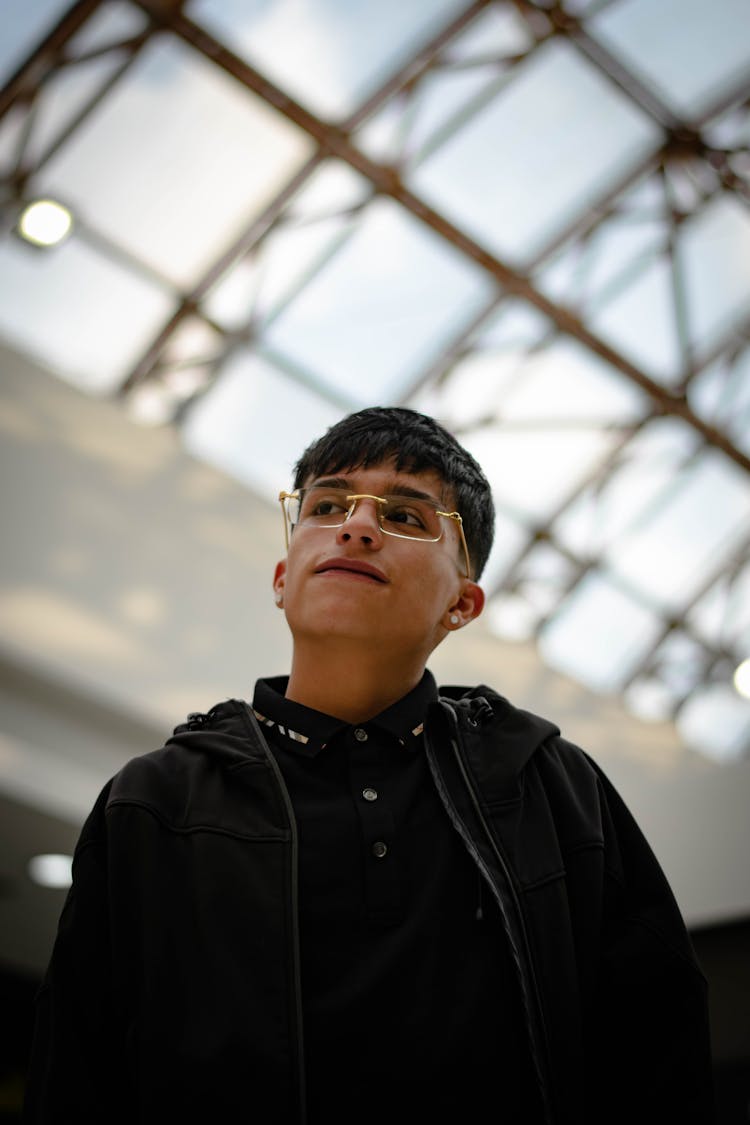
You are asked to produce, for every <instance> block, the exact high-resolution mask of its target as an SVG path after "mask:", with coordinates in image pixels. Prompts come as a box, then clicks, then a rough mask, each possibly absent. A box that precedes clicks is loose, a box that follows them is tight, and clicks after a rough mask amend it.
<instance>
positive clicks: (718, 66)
mask: <svg viewBox="0 0 750 1125" xmlns="http://www.w3.org/2000/svg"><path fill="white" fill-rule="evenodd" d="M749 148H750V5H748V3H747V0H658V2H655V0H568V2H564V3H563V2H559V3H554V2H551V0H550V2H543V0H538V2H536V3H531V2H529V0H475V2H474V3H468V2H467V0H409V2H406V3H405V2H404V0H378V2H377V3H372V2H368V0H185V2H182V3H181V2H177V0H140V2H136V0H133V2H127V0H80V2H79V3H75V4H70V3H69V2H66V0H3V2H2V3H1V4H0V435H1V442H2V444H1V446H0V456H2V473H3V488H2V497H1V499H0V504H1V508H0V517H1V522H0V528H1V529H2V531H1V534H2V558H1V561H0V845H1V846H0V1005H1V1007H0V1010H2V1013H3V1018H2V1021H1V1024H0V1026H1V1031H0V1036H1V1043H0V1048H1V1052H0V1120H7V1121H11V1120H17V1119H18V1110H19V1106H20V1101H21V1098H22V1091H23V1082H24V1073H25V1065H26V1057H27V1052H28V1044H29V1036H30V1026H31V1009H30V1004H31V998H32V997H33V994H34V990H35V988H36V987H37V984H38V982H39V979H40V977H41V974H42V972H43V970H44V966H45V964H46V961H47V958H48V957H49V953H50V950H51V945H52V941H53V939H54V932H55V926H56V920H57V917H58V915H59V912H60V909H61V906H62V902H63V900H64V896H65V887H66V885H67V881H68V878H69V858H67V857H69V856H70V854H71V852H72V850H73V847H74V844H75V840H76V838H77V835H78V832H79V830H80V826H81V824H82V821H83V819H84V817H85V816H86V814H87V812H88V810H89V808H90V806H91V804H92V803H93V801H94V799H95V797H96V795H97V793H98V791H99V789H100V788H101V786H102V785H103V784H104V783H105V782H106V781H107V779H108V778H109V777H110V776H111V775H112V774H113V773H114V772H115V771H116V770H117V769H118V768H119V766H120V765H121V764H122V763H123V762H124V761H126V760H127V759H128V758H130V757H132V756H133V755H135V754H139V753H143V752H145V751H148V750H151V749H154V748H156V747H157V746H159V745H161V743H162V742H163V740H164V738H165V736H166V735H168V734H169V733H170V732H171V729H172V727H173V726H174V725H175V724H176V723H178V722H180V721H181V720H182V719H183V718H184V716H185V715H186V713H187V712H188V711H196V710H202V709H207V708H208V707H210V706H211V705H212V704H213V703H215V702H217V701H218V700H220V699H225V698H228V697H231V696H238V697H242V698H248V697H250V696H251V695H252V690H253V684H254V681H255V679H256V677H257V676H259V675H270V674H275V673H280V672H283V671H285V670H286V669H287V665H288V660H289V654H290V645H289V640H288V637H287V635H286V633H285V630H284V626H283V620H282V618H281V616H280V615H279V614H278V612H277V611H276V610H275V608H274V606H273V600H272V594H271V575H272V571H273V565H274V563H275V562H276V560H277V559H278V558H279V557H280V556H281V554H282V553H283V530H282V523H281V514H280V512H279V510H278V504H277V503H276V497H277V495H278V491H279V489H280V488H283V487H287V486H288V485H289V484H290V478H291V470H292V466H293V464H294V461H295V460H296V458H297V456H298V455H299V453H300V452H301V450H302V448H303V447H304V446H305V445H306V444H307V442H308V441H310V440H312V439H313V438H314V437H317V436H318V435H319V434H320V433H321V432H322V431H323V430H324V429H325V428H326V427H327V426H329V425H330V424H332V423H333V422H335V421H336V420H337V419H338V418H340V417H342V416H343V415H344V414H346V413H349V412H350V411H351V410H354V409H357V408H359V407H361V406H365V405H373V404H378V405H386V404H402V405H407V406H412V407H414V408H416V409H419V410H424V411H426V412H428V413H431V414H433V415H434V416H436V417H437V418H438V419H439V420H440V421H442V422H443V424H444V425H446V426H447V427H448V428H449V429H450V430H451V431H452V432H454V433H455V434H456V435H457V436H458V437H459V438H460V440H461V441H462V442H463V443H464V444H465V445H466V446H467V447H468V448H469V449H470V450H471V451H472V452H473V453H474V454H475V456H476V457H477V458H478V460H479V461H480V462H481V464H482V465H483V466H484V468H485V470H486V472H487V475H488V477H489V479H490V481H491V483H492V486H493V489H494V493H495V500H496V504H497V508H498V526H497V538H496V547H495V549H494V552H493V555H492V557H491V559H490V563H489V565H488V568H487V572H486V574H485V576H484V580H483V585H484V586H485V589H486V591H487V594H488V606H487V611H486V613H485V615H484V617H483V618H482V619H481V620H480V621H479V622H477V623H476V624H475V625H474V626H472V628H471V630H467V631H465V632H462V633H461V634H458V635H455V636H452V637H451V638H450V639H449V641H448V642H447V643H446V644H445V645H444V646H442V647H441V649H440V650H438V651H437V652H436V654H435V656H434V659H433V661H432V663H431V667H432V669H433V671H434V672H435V674H436V676H437V677H438V679H439V681H441V682H443V683H469V684H473V683H477V682H486V683H490V684H492V685H493V686H494V687H496V688H497V689H498V690H499V691H501V692H502V693H503V694H505V695H507V696H508V697H509V698H511V699H512V700H513V701H514V702H515V703H517V704H519V705H521V706H524V707H527V708H529V709H531V710H534V711H537V712H541V713H543V714H545V715H546V716H548V717H549V718H552V719H553V720H554V721H556V722H557V723H558V724H559V725H560V726H561V728H562V730H563V733H564V734H565V735H566V736H567V737H568V738H570V739H572V740H574V741H577V742H579V743H580V744H582V745H583V746H584V747H585V748H586V749H587V750H588V752H589V753H591V754H592V755H593V756H594V757H595V758H596V760H597V761H598V762H599V763H600V765H601V766H602V767H603V768H604V769H605V771H606V772H607V773H608V774H609V776H610V777H611V778H612V780H613V781H614V782H615V784H616V785H617V786H618V787H619V789H620V791H621V792H622V793H623V795H624V797H625V799H626V800H627V802H628V803H629V805H630V807H631V809H632V810H633V812H634V813H635V815H636V817H637V819H638V820H639V822H640V823H641V825H642V827H643V828H644V830H645V832H646V834H647V836H648V838H649V840H650V842H651V844H652V846H653V848H654V850H655V851H656V853H657V856H658V857H659V859H660V861H661V863H662V865H663V867H664V868H665V870H666V873H667V875H668V877H669V879H670V881H671V883H672V886H673V888H674V891H675V894H676V896H677V898H678V901H679V903H680V906H681V908H682V910H683V913H684V915H685V918H686V920H687V922H688V925H689V927H690V929H691V933H692V935H693V938H694V942H695V945H696V949H697V951H698V954H699V956H700V958H701V960H702V963H703V965H704V969H705V971H706V973H707V976H708V977H709V982H710V985H711V1005H712V1009H711V1011H712V1023H713V1029H714V1051H715V1060H716V1064H715V1065H716V1075H717V1090H718V1101H719V1119H720V1121H721V1122H727V1123H729V1122H746V1121H748V1120H750V1115H749V1114H748V1104H749V1101H750V862H749V855H750V816H749V815H748V797H749V796H750V556H749V554H748V545H749V544H750V151H749Z"/></svg>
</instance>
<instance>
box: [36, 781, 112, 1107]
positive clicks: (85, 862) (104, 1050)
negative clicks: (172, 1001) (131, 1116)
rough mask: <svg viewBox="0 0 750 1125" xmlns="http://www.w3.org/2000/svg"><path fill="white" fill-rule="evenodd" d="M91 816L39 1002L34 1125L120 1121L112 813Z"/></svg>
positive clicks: (98, 807) (98, 809) (100, 810)
mask: <svg viewBox="0 0 750 1125" xmlns="http://www.w3.org/2000/svg"><path fill="white" fill-rule="evenodd" d="M108 792H109V785H108V786H107V787H105V789H104V790H103V791H102V793H101V795H100V797H99V799H98V801H97V802H96V804H95V806H94V808H93V810H92V812H91V814H90V815H89V817H88V819H87V821H86V823H85V825H84V827H83V830H82V832H81V836H80V838H79V841H78V844H77V846H76V851H75V856H74V860H73V884H72V887H71V889H70V891H69V893H68V896H67V899H66V901H65V905H64V907H63V911H62V914H61V916H60V921H59V925H58V932H57V938H56V941H55V945H54V949H53V952H52V957H51V959H50V962H49V965H48V968H47V972H46V974H45V976H44V979H43V981H42V984H41V986H40V988H39V991H38V993H37V997H36V1005H35V1022H34V1035H33V1041H32V1050H31V1059H30V1064H29V1071H28V1075H27V1081H26V1092H25V1102H24V1121H26V1122H28V1123H29V1125H51V1123H53V1122H55V1123H60V1125H62V1123H63V1122H65V1123H66V1125H68V1123H69V1122H72V1121H75V1122H76V1123H77V1125H88V1123H92V1125H93V1122H97V1123H98V1125H101V1122H102V1121H112V1120H113V1115H116V1102H117V1098H116V1097H115V1098H113V1090H115V1089H116V1088H117V1086H116V1084H115V1076H116V1069H117V1060H118V1057H119V1058H122V1051H121V1049H120V1045H119V1044H120V1040H121V1032H122V1029H121V1028H118V1027H117V1021H116V1019H115V1018H114V1003H113V987H112V972H111V956H110V941H109V920H108V893H107V848H106V834H105V826H104V808H105V805H106V801H107V796H108Z"/></svg>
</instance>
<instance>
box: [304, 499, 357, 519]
mask: <svg viewBox="0 0 750 1125" xmlns="http://www.w3.org/2000/svg"><path fill="white" fill-rule="evenodd" d="M346 510H347V509H346V504H342V503H341V502H340V501H339V500H335V499H333V498H332V497H330V496H322V497H320V499H318V500H315V501H313V502H311V503H310V506H309V508H308V510H307V511H306V513H305V514H306V515H308V516H340V515H343V514H344V513H345V512H346Z"/></svg>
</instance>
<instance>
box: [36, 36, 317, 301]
mask: <svg viewBox="0 0 750 1125" xmlns="http://www.w3.org/2000/svg"><path fill="white" fill-rule="evenodd" d="M311 151H312V144H311V142H310V140H309V139H308V138H307V137H306V136H305V135H304V134H302V133H301V132H300V131H299V130H297V129H296V128H295V127H294V126H292V125H290V124H289V123H288V122H287V121H286V120H285V119H284V118H283V117H281V116H280V115H279V114H277V113H276V112H275V111H274V110H272V109H271V108H269V107H268V106H267V105H265V104H264V103H262V102H260V101H259V100H258V99H257V98H255V97H254V96H253V95H252V94H250V93H249V92H247V91H244V90H243V89H242V88H241V86H240V85H239V84H238V83H237V82H235V81H233V80H232V79H231V78H230V77H229V76H228V75H226V74H224V73H223V72H222V71H220V70H218V69H217V68H216V67H214V66H212V65H211V63H210V62H208V61H207V60H206V59H204V58H202V57H201V56H200V55H199V54H197V53H196V52H194V51H192V50H190V49H189V48H187V47H186V46H184V45H183V44H181V43H180V42H179V41H177V40H175V39H167V38H161V39H159V40H154V41H152V42H150V43H149V44H148V45H147V47H145V48H144V50H143V52H142V53H141V54H140V55H139V57H138V59H137V60H136V62H135V63H134V64H133V66H132V67H131V69H130V70H129V71H128V73H127V75H126V76H125V78H124V79H123V80H122V81H121V82H119V83H118V84H117V86H116V87H115V89H114V90H112V92H111V93H110V95H109V97H108V98H107V99H105V100H104V101H103V102H102V103H100V105H99V106H98V107H97V109H96V111H95V112H94V113H93V114H92V115H91V116H90V117H89V118H88V119H87V121H86V122H85V124H84V125H83V126H82V127H81V128H80V129H79V130H78V131H77V132H76V133H75V134H74V136H73V137H72V138H71V139H70V140H69V141H68V143H67V144H66V145H65V146H64V147H63V148H62V149H61V150H60V151H59V152H58V153H57V154H56V155H55V156H54V157H53V158H52V160H51V161H50V162H49V163H48V164H47V165H45V166H44V168H43V169H42V171H41V173H40V175H39V178H38V186H40V187H41V188H42V189H43V190H45V191H47V192H48V193H50V194H56V195H59V196H62V197H64V198H66V199H67V200H68V201H69V202H71V203H72V204H73V206H74V207H75V208H78V209H80V211H81V213H82V214H83V215H84V216H85V218H86V221H87V222H88V223H89V224H90V225H91V226H92V227H95V228H96V229H98V230H99V231H101V232H102V233H103V234H105V235H106V236H107V237H109V238H110V239H111V240H112V241H113V242H114V243H116V244H119V245H123V246H125V247H126V248H127V249H128V251H129V252H130V253H131V254H133V255H135V256H138V257H141V258H142V259H143V260H144V261H145V262H146V263H148V264H149V265H150V266H151V267H153V268H154V269H156V270H158V271H160V272H161V273H162V274H163V275H165V276H166V277H168V278H170V279H171V280H173V281H174V282H176V283H177V284H181V285H190V284H191V283H195V282H196V281H197V280H198V278H199V276H200V275H201V273H202V272H203V271H204V270H206V269H207V268H208V267H209V266H210V265H211V264H212V262H213V261H214V260H215V258H216V257H218V255H219V253H220V252H221V251H222V250H223V249H224V248H225V247H226V245H227V243H228V241H229V240H230V239H231V238H232V237H234V236H236V235H237V234H238V232H239V230H240V229H241V228H242V227H243V226H244V225H246V224H247V223H249V222H250V221H251V220H252V219H253V218H254V217H255V216H256V215H257V214H258V213H259V211H260V210H261V209H262V208H263V207H264V206H265V205H266V204H267V203H268V202H269V201H270V200H271V198H272V197H273V195H274V193H275V192H276V191H278V190H279V189H280V188H281V186H282V185H283V184H284V183H285V182H286V181H287V179H288V178H290V177H291V175H292V174H293V172H295V171H296V170H297V169H298V168H299V166H300V165H301V163H302V162H303V161H304V160H305V159H306V158H307V157H308V156H309V155H310V152H311Z"/></svg>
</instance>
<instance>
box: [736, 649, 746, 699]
mask: <svg viewBox="0 0 750 1125" xmlns="http://www.w3.org/2000/svg"><path fill="white" fill-rule="evenodd" d="M734 686H735V688H736V690H737V693H738V694H739V695H742V696H744V698H745V699H750V657H748V659H747V660H743V661H742V663H741V664H738V665H737V667H736V668H735V671H734Z"/></svg>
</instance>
